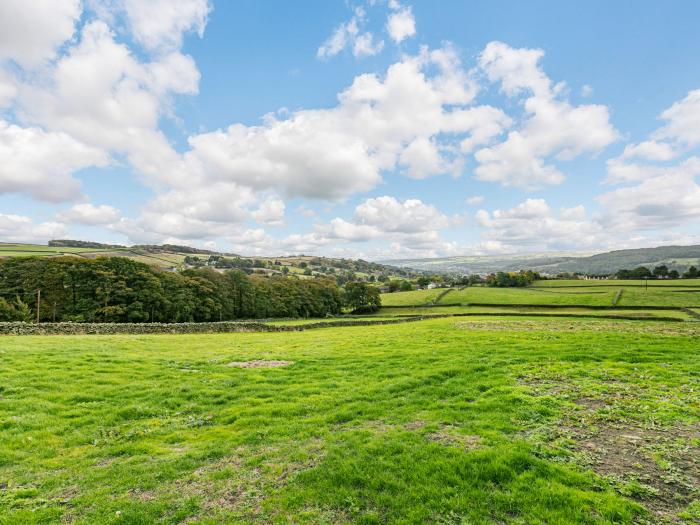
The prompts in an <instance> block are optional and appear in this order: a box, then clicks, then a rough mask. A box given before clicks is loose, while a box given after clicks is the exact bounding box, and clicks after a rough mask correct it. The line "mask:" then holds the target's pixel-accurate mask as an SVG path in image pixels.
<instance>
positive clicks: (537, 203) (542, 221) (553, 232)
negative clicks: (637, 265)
mask: <svg viewBox="0 0 700 525" xmlns="http://www.w3.org/2000/svg"><path fill="white" fill-rule="evenodd" d="M475 218H476V221H477V224H478V225H479V226H481V227H482V228H484V232H483V237H485V238H486V239H487V241H488V242H492V243H494V244H492V245H491V248H492V249H494V250H496V251H502V250H504V249H508V248H510V249H511V251H513V247H518V248H522V247H526V248H530V249H535V248H537V249H551V248H556V249H562V248H568V249H572V248H580V247H585V246H595V245H597V244H599V243H600V242H601V240H602V237H601V233H602V228H601V227H600V225H598V224H596V223H594V222H593V221H590V220H587V219H586V210H585V208H584V207H583V206H582V205H578V206H574V207H571V208H562V209H561V210H559V213H558V214H557V213H555V212H554V211H553V210H552V209H551V207H550V206H549V204H548V203H547V202H546V201H545V200H544V199H527V200H525V201H524V202H522V203H520V204H518V205H517V206H514V207H513V208H510V209H507V210H494V211H493V212H488V211H486V210H479V211H478V212H477V213H476V215H475ZM506 247H508V248H506Z"/></svg>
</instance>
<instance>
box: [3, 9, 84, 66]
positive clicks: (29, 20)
mask: <svg viewBox="0 0 700 525" xmlns="http://www.w3.org/2000/svg"><path fill="white" fill-rule="evenodd" d="M81 11H82V9H81V3H80V0H33V1H31V2H30V1H27V0H3V1H2V2H0V60H3V59H9V60H13V61H15V62H17V63H18V64H20V65H21V66H24V67H36V66H38V65H40V64H41V63H42V62H43V61H46V60H49V59H51V58H53V57H54V55H55V53H56V49H57V48H58V47H59V46H60V45H61V44H63V43H64V42H65V41H67V40H69V39H70V38H71V37H72V36H73V33H74V31H75V25H76V23H77V21H78V19H79V18H80V14H81Z"/></svg>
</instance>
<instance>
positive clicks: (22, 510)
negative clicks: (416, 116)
mask: <svg viewBox="0 0 700 525" xmlns="http://www.w3.org/2000/svg"><path fill="white" fill-rule="evenodd" d="M699 328H700V325H699V324H696V323H690V322H689V323H663V322H654V323H652V322H643V321H631V322H626V321H610V320H585V321H578V320H568V319H567V320H561V319H559V320H550V321H548V320H528V319H523V320H508V319H480V318H461V319H460V318H447V319H437V320H430V321H422V322H417V323H409V324H401V325H386V326H372V327H341V328H329V329H323V330H317V331H309V332H294V333H267V334H263V333H251V334H218V335H193V336H182V335H181V336H168V335H161V336H92V337H91V336H83V337H77V336H71V337H68V336H62V337H23V338H15V337H4V338H2V341H1V343H2V344H1V346H0V396H1V397H0V523H2V524H31V523H81V524H102V523H129V524H137V523H138V524H151V523H205V524H218V523H260V524H262V523H265V524H267V523H279V524H282V523H308V524H324V523H327V524H340V523H362V524H384V523H387V524H409V523H411V524H413V523H415V524H420V523H437V524H448V525H453V524H469V525H482V524H521V525H522V524H574V523H575V524H609V523H610V524H612V523H616V524H633V523H637V524H642V523H646V524H658V523H675V524H680V523H686V524H690V523H697V522H698V519H700V494H699V493H698V491H699V488H700V463H699V462H700V405H699V403H698V397H697V392H698V389H699V388H700V370H698V366H697V364H698V336H699V335H700V330H699ZM254 360H275V361H280V362H281V364H283V365H284V366H280V367H276V368H239V367H238V366H229V365H230V364H231V363H234V364H236V365H240V363H241V362H251V361H254ZM277 364H280V363H277Z"/></svg>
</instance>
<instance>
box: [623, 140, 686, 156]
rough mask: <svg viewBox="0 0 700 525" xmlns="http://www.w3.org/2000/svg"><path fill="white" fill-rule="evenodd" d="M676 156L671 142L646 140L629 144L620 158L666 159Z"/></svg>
mask: <svg viewBox="0 0 700 525" xmlns="http://www.w3.org/2000/svg"><path fill="white" fill-rule="evenodd" d="M675 156H676V152H675V151H674V150H673V148H672V147H671V145H670V144H667V143H665V142H657V141H655V140H645V141H644V142H640V143H639V144H628V145H627V146H625V150H624V151H623V152H622V155H621V156H620V159H632V158H640V159H646V160H657V161H665V160H671V159H672V158H673V157H675Z"/></svg>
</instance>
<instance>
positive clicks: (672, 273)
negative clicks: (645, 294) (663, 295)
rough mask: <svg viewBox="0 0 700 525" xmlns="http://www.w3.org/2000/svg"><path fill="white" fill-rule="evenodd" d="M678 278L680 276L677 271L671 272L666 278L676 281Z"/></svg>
mask: <svg viewBox="0 0 700 525" xmlns="http://www.w3.org/2000/svg"><path fill="white" fill-rule="evenodd" d="M679 277H680V274H679V273H678V270H671V271H670V272H668V278H669V279H678V278H679Z"/></svg>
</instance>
